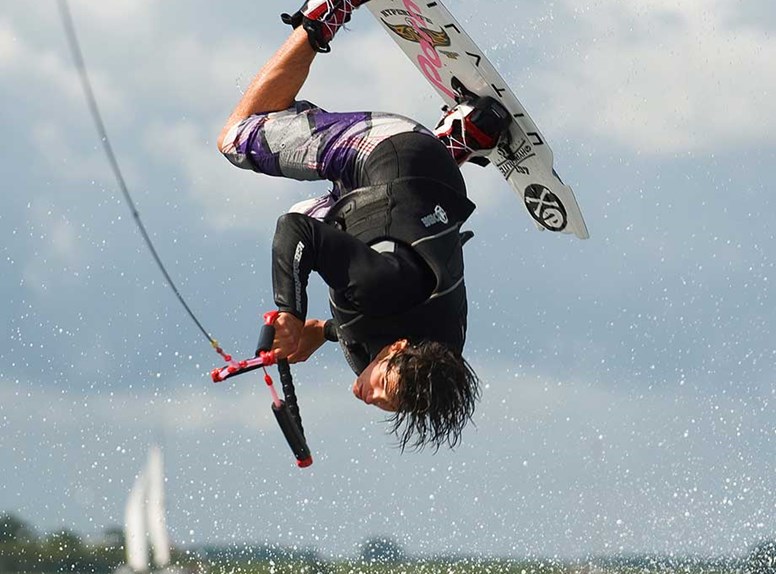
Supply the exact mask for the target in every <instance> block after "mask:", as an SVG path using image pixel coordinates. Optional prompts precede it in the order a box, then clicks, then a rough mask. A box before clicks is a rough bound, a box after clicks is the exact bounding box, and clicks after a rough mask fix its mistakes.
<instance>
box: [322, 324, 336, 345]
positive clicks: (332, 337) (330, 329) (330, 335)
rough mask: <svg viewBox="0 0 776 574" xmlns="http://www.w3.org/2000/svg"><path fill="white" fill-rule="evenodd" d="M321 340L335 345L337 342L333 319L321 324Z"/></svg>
mask: <svg viewBox="0 0 776 574" xmlns="http://www.w3.org/2000/svg"><path fill="white" fill-rule="evenodd" d="M323 338H324V339H326V340H327V341H332V342H335V343H336V342H337V341H339V335H338V334H337V326H336V325H335V324H334V319H329V320H328V321H326V322H325V323H324V324H323Z"/></svg>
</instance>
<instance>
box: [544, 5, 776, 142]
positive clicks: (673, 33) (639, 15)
mask: <svg viewBox="0 0 776 574" xmlns="http://www.w3.org/2000/svg"><path fill="white" fill-rule="evenodd" d="M566 4H567V10H568V11H569V12H570V13H573V14H575V19H574V21H573V25H574V27H573V29H570V30H562V31H561V32H562V33H561V38H562V41H563V42H564V43H565V44H566V45H567V46H580V47H579V49H578V51H577V52H576V53H574V52H571V51H569V52H567V53H566V54H565V55H564V57H563V58H560V60H562V63H561V64H559V66H558V67H553V68H551V69H546V71H542V72H538V73H537V74H536V77H537V82H538V85H539V87H540V90H541V92H542V93H543V94H544V97H545V98H546V99H547V101H548V102H549V103H548V106H549V108H550V110H551V111H550V113H549V114H548V115H549V117H550V118H551V121H553V122H555V123H556V124H557V125H559V126H560V127H559V128H558V130H573V131H577V132H580V133H584V132H593V133H594V134H596V135H597V136H601V137H604V138H610V139H612V140H614V142H615V143H616V144H618V145H622V146H624V147H627V148H630V149H635V150H638V151H642V152H644V153H649V154H664V153H675V152H682V151H695V150H709V149H719V148H728V147H729V146H730V145H732V144H735V143H749V144H752V143H753V142H754V141H757V140H763V141H765V140H770V138H771V132H772V131H773V129H774V128H776V113H773V109H774V108H773V103H772V94H773V92H774V90H776V71H775V70H776V69H774V67H773V65H772V62H774V61H776V37H774V36H773V34H768V33H767V32H765V31H761V30H756V29H753V28H745V27H733V25H732V24H731V23H730V22H729V21H728V20H727V19H726V16H727V15H729V14H731V13H732V12H734V11H735V10H737V9H738V10H740V9H741V8H740V4H739V3H736V2H733V0H716V1H715V2H711V3H710V2H701V1H700V0H684V1H682V2H670V1H663V0H639V1H633V2H628V3H622V2H619V1H617V0H601V1H600V2H598V3H597V4H596V5H595V6H593V7H590V8H588V9H586V10H580V9H579V6H578V4H577V3H572V2H571V1H570V0H567V1H566Z"/></svg>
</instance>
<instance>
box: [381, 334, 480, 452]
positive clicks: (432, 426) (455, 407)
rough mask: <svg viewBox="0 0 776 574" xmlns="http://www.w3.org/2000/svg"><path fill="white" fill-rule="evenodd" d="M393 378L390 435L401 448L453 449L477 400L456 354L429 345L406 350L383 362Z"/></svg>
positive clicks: (473, 382) (474, 381)
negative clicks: (395, 376) (396, 377)
mask: <svg viewBox="0 0 776 574" xmlns="http://www.w3.org/2000/svg"><path fill="white" fill-rule="evenodd" d="M387 371H388V372H391V371H395V372H396V373H398V375H399V385H398V388H397V390H396V405H397V412H396V413H395V414H394V415H393V416H392V417H390V418H389V419H388V420H389V422H390V423H391V432H392V433H394V434H395V435H396V436H397V437H398V439H399V446H400V447H401V449H402V451H404V449H406V448H407V447H410V448H411V449H416V450H419V449H422V448H423V447H425V446H426V445H431V446H432V447H434V448H435V450H439V448H440V447H442V446H443V445H445V444H447V445H448V446H449V447H450V448H454V447H455V446H456V445H457V444H458V443H459V442H460V441H461V431H462V430H463V428H464V427H465V426H466V423H467V422H469V421H470V420H471V418H472V415H473V414H474V407H475V404H476V402H477V400H478V399H479V398H480V386H479V379H478V378H477V375H476V374H475V373H474V371H473V370H472V368H471V367H470V366H469V363H467V362H466V359H464V358H463V357H462V356H461V354H460V353H458V352H456V351H453V350H452V349H450V348H449V347H447V346H446V345H443V344H442V343H438V342H435V341H423V342H420V343H417V344H411V345H409V346H407V347H406V348H404V349H403V350H402V351H401V352H399V353H396V354H395V355H393V356H392V357H391V358H390V359H389V361H388V367H387Z"/></svg>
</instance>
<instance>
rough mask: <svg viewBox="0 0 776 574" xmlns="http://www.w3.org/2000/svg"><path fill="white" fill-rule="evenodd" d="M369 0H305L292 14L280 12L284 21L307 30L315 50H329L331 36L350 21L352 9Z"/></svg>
mask: <svg viewBox="0 0 776 574" xmlns="http://www.w3.org/2000/svg"><path fill="white" fill-rule="evenodd" d="M367 2H369V0H307V2H305V3H304V4H303V5H302V7H301V8H300V9H299V10H298V11H297V12H295V13H293V14H282V15H281V16H280V18H281V19H282V20H283V22H284V23H286V24H288V25H289V26H292V27H293V28H298V27H299V26H302V28H304V30H305V31H306V32H307V36H308V38H309V40H310V45H311V46H312V47H313V50H315V51H316V52H322V53H327V52H331V47H330V46H329V44H330V43H331V40H332V38H334V35H335V34H336V33H337V31H338V30H339V29H340V28H341V27H342V26H344V25H345V24H347V23H348V22H349V21H350V15H351V14H352V12H353V10H355V9H356V8H358V7H359V6H361V5H362V4H366V3H367Z"/></svg>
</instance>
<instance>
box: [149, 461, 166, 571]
mask: <svg viewBox="0 0 776 574" xmlns="http://www.w3.org/2000/svg"><path fill="white" fill-rule="evenodd" d="M145 474H146V488H147V489H148V490H147V494H146V511H147V514H146V517H147V519H148V535H149V538H150V541H151V548H152V549H153V558H154V566H155V567H156V568H157V569H161V568H164V567H166V566H167V565H168V564H169V563H170V537H169V536H168V534H167V521H166V519H165V509H164V467H163V462H162V451H161V449H160V448H159V447H158V446H154V447H152V448H151V450H150V452H149V453H148V464H147V466H146V472H145Z"/></svg>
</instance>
